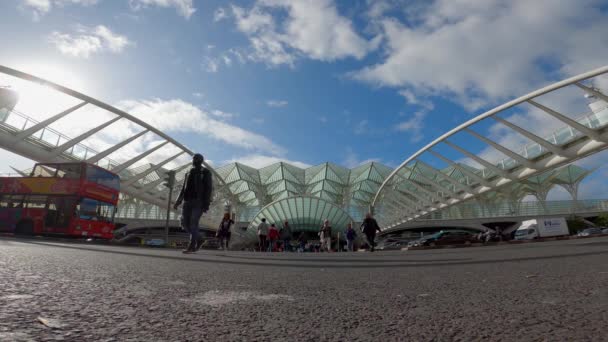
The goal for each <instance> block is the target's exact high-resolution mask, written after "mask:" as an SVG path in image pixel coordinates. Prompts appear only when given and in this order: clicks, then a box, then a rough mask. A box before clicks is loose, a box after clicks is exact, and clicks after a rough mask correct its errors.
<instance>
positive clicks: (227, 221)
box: [216, 213, 234, 250]
mask: <svg viewBox="0 0 608 342" xmlns="http://www.w3.org/2000/svg"><path fill="white" fill-rule="evenodd" d="M233 224H234V221H233V220H232V219H231V218H230V213H225V214H224V217H223V218H222V222H220V226H219V227H218V229H217V234H216V236H217V238H218V240H219V244H220V246H219V249H223V250H228V244H229V243H230V227H231V226H232V225H233Z"/></svg>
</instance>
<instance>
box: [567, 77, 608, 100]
mask: <svg viewBox="0 0 608 342" xmlns="http://www.w3.org/2000/svg"><path fill="white" fill-rule="evenodd" d="M574 85H576V86H577V87H579V88H581V89H583V90H584V91H586V92H587V93H589V94H592V95H595V96H596V97H598V98H600V99H602V100H603V101H604V102H606V103H608V95H606V94H604V93H602V92H601V91H599V90H597V89H593V88H591V87H587V86H586V85H583V84H582V83H580V82H576V83H574Z"/></svg>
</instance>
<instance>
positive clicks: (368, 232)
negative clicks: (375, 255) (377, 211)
mask: <svg viewBox="0 0 608 342" xmlns="http://www.w3.org/2000/svg"><path fill="white" fill-rule="evenodd" d="M361 230H362V231H363V234H365V236H366V237H367V242H368V243H369V246H370V251H372V252H373V251H374V247H376V242H375V241H374V240H375V239H376V231H380V226H378V222H376V219H374V218H373V217H372V214H370V213H367V214H365V219H364V220H363V223H361Z"/></svg>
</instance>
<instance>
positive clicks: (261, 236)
mask: <svg viewBox="0 0 608 342" xmlns="http://www.w3.org/2000/svg"><path fill="white" fill-rule="evenodd" d="M267 236H268V223H266V219H265V218H263V219H262V222H260V224H258V240H259V244H260V252H264V251H265V250H266V237H267Z"/></svg>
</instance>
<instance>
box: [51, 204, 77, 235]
mask: <svg viewBox="0 0 608 342" xmlns="http://www.w3.org/2000/svg"><path fill="white" fill-rule="evenodd" d="M75 206H76V198H75V197H49V206H48V211H47V213H46V220H45V225H46V226H47V227H55V228H67V227H68V226H69V224H70V218H71V217H72V213H73V212H74V207H75Z"/></svg>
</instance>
